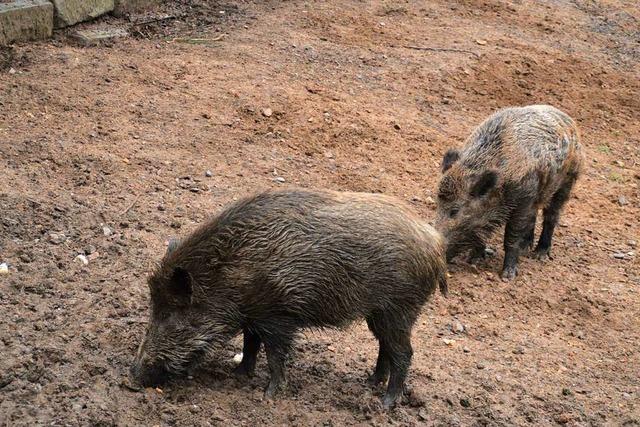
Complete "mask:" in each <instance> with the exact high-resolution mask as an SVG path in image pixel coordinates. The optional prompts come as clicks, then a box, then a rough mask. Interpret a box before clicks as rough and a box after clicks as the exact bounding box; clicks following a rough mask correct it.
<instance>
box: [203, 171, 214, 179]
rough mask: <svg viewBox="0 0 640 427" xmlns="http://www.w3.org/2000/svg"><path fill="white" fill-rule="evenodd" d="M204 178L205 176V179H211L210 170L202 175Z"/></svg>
mask: <svg viewBox="0 0 640 427" xmlns="http://www.w3.org/2000/svg"><path fill="white" fill-rule="evenodd" d="M204 176H206V177H207V178H211V177H212V176H213V172H211V171H210V170H208V171H206V172H205V173H204Z"/></svg>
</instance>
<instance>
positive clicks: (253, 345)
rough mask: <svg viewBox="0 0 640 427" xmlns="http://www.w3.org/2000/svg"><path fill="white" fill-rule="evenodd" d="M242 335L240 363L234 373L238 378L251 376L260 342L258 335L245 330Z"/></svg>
mask: <svg viewBox="0 0 640 427" xmlns="http://www.w3.org/2000/svg"><path fill="white" fill-rule="evenodd" d="M243 335H244V336H243V340H244V345H243V347H242V362H240V364H239V365H238V367H237V368H236V369H235V371H234V373H235V374H236V375H240V376H244V375H246V376H253V373H254V371H255V370H256V359H257V358H258V352H259V351H260V344H261V342H262V341H261V340H260V336H259V335H258V334H256V333H255V332H253V331H251V330H249V329H247V328H245V329H244V330H243Z"/></svg>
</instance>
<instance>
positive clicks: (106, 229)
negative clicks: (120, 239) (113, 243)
mask: <svg viewBox="0 0 640 427" xmlns="http://www.w3.org/2000/svg"><path fill="white" fill-rule="evenodd" d="M102 234H104V235H105V236H106V237H109V236H111V235H112V234H113V230H112V229H111V228H109V227H107V226H106V225H103V226H102Z"/></svg>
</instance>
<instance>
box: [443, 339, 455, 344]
mask: <svg viewBox="0 0 640 427" xmlns="http://www.w3.org/2000/svg"><path fill="white" fill-rule="evenodd" d="M442 341H443V342H444V343H445V344H446V345H453V344H454V343H455V342H456V341H455V340H450V339H448V338H442Z"/></svg>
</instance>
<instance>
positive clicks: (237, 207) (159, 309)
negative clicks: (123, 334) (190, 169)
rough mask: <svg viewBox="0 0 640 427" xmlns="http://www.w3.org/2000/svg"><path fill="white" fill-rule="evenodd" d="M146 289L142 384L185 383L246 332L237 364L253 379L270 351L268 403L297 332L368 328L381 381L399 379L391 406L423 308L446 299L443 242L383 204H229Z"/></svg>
mask: <svg viewBox="0 0 640 427" xmlns="http://www.w3.org/2000/svg"><path fill="white" fill-rule="evenodd" d="M149 285H150V291H151V306H152V308H151V312H152V315H151V322H150V327H149V330H148V332H147V336H146V338H145V340H144V342H143V344H142V346H141V349H140V352H139V354H138V357H137V358H136V364H135V365H134V368H133V369H132V373H133V374H134V376H135V377H137V378H139V379H141V381H142V382H144V381H145V379H149V380H151V379H152V378H151V377H152V376H153V375H152V374H154V375H156V374H158V372H164V373H171V374H179V373H183V372H184V370H185V369H186V368H187V367H188V366H189V365H190V364H191V363H192V362H193V361H194V360H195V359H197V358H198V357H200V356H201V355H202V354H204V353H206V352H207V351H209V350H210V348H211V347H212V346H214V345H216V344H218V343H221V342H224V341H226V340H228V339H230V338H231V337H233V336H234V335H235V334H237V333H238V332H240V331H244V336H245V347H246V348H245V351H246V354H247V355H246V356H245V357H247V358H248V359H247V361H246V362H243V365H241V366H242V367H243V369H245V370H246V371H251V370H252V369H253V367H254V365H255V355H256V354H257V350H256V348H259V346H260V343H264V345H265V350H266V351H267V357H268V359H269V362H270V370H271V376H272V379H271V383H270V386H269V387H270V388H269V389H268V390H267V393H271V392H270V390H271V391H273V390H272V388H273V387H275V388H277V387H278V385H279V384H280V383H281V381H282V375H281V372H280V370H281V369H280V367H279V366H280V365H279V363H280V362H279V361H280V359H281V357H280V356H282V355H283V354H286V352H287V349H288V347H289V345H290V342H291V340H292V339H293V336H294V334H295V333H296V331H297V330H299V329H300V328H304V327H317V328H322V327H342V326H345V325H347V324H348V323H350V322H352V321H354V320H357V319H362V318H364V319H367V322H368V324H369V327H370V328H371V329H372V331H373V332H374V334H375V335H376V337H377V338H378V339H379V340H380V342H381V356H380V357H381V359H380V360H379V365H380V366H379V368H377V370H376V371H377V372H378V377H376V378H378V379H383V378H382V377H383V376H384V375H385V373H388V371H389V369H390V370H391V380H390V385H389V391H388V393H387V397H386V400H385V402H386V404H389V405H390V404H393V402H395V401H396V400H397V398H398V393H401V386H402V383H403V382H404V376H405V375H406V369H407V368H408V364H409V361H410V356H411V345H410V342H409V339H410V332H411V328H412V326H413V324H414V322H415V320H416V317H417V316H418V314H419V312H420V308H421V307H422V305H423V304H424V303H425V302H426V300H427V299H428V297H429V296H430V295H431V294H432V293H433V292H434V290H435V287H436V286H440V289H441V291H442V292H443V293H446V291H447V282H446V261H445V256H444V241H443V239H442V238H441V237H440V235H439V233H438V232H436V231H435V230H434V229H433V228H432V227H430V226H429V225H428V224H427V223H425V222H424V221H422V220H420V219H419V218H418V217H417V216H416V214H415V213H413V212H412V211H411V209H409V208H408V207H407V206H406V205H404V204H403V203H401V202H400V201H398V200H396V199H393V198H390V197H387V196H382V195H374V194H363V193H340V192H333V191H311V190H301V189H299V190H285V191H275V192H266V193H260V194H257V195H254V196H251V197H248V198H246V199H243V200H241V201H239V202H237V203H234V204H232V205H231V206H229V207H228V208H226V209H225V210H224V211H223V212H222V213H220V214H218V215H216V216H215V217H214V218H213V219H212V220H211V221H209V222H207V223H206V224H204V225H203V226H202V227H200V228H198V229H197V230H196V231H195V232H193V233H192V234H191V235H190V236H188V237H186V238H184V239H183V240H182V241H180V242H179V243H178V244H177V245H175V248H174V249H173V250H172V251H169V252H168V253H167V254H166V256H165V257H164V259H163V260H162V263H161V265H160V266H159V267H158V269H157V270H156V271H155V272H154V273H153V275H152V276H151V278H150V279H149ZM256 343H257V344H256ZM156 376H157V375H156ZM398 390H400V391H398Z"/></svg>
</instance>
